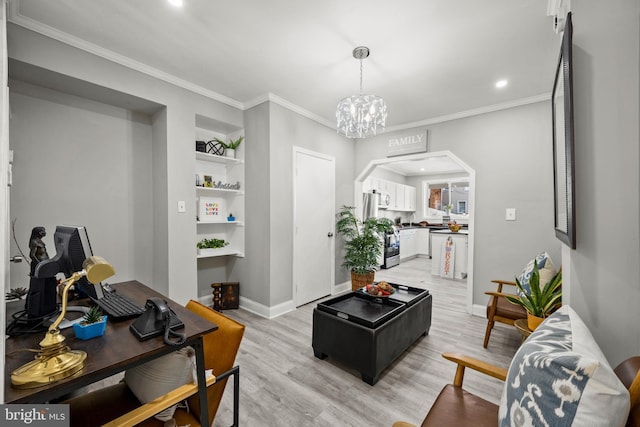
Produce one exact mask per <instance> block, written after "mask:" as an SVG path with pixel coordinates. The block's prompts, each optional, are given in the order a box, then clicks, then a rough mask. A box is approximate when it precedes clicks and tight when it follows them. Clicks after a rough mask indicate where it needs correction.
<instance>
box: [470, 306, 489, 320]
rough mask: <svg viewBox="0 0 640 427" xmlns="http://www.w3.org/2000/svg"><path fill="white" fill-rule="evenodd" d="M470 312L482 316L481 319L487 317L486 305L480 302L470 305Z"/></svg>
mask: <svg viewBox="0 0 640 427" xmlns="http://www.w3.org/2000/svg"><path fill="white" fill-rule="evenodd" d="M471 314H472V315H473V316H478V317H482V318H483V319H486V318H487V306H486V305H480V304H473V305H472V306H471Z"/></svg>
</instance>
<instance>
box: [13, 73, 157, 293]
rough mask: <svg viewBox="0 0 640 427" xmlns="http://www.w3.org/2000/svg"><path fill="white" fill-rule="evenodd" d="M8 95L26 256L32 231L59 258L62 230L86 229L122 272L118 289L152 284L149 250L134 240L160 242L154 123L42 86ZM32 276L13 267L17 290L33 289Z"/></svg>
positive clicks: (19, 229) (18, 230)
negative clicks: (57, 237) (41, 230)
mask: <svg viewBox="0 0 640 427" xmlns="http://www.w3.org/2000/svg"><path fill="white" fill-rule="evenodd" d="M9 87H10V89H11V122H10V125H11V126H10V148H11V149H12V150H13V151H14V159H15V163H14V165H15V166H14V168H13V186H12V188H11V217H12V218H15V219H17V221H16V226H15V235H16V238H17V239H18V243H19V244H20V248H21V249H22V250H23V251H24V252H25V254H26V255H27V257H28V254H29V237H30V235H31V228H32V227H34V226H38V225H42V226H44V227H45V228H46V230H47V233H48V234H47V236H46V237H45V239H44V241H45V244H46V245H47V251H48V253H49V255H50V256H51V257H53V256H54V255H55V253H56V250H55V246H54V244H53V234H54V231H55V227H56V225H64V224H67V225H83V226H86V227H87V231H88V233H89V238H90V240H91V244H92V247H93V250H94V252H95V254H96V255H101V256H104V257H105V258H106V259H107V260H109V261H110V262H111V263H113V264H114V265H115V266H117V268H116V276H115V277H114V278H113V279H111V281H112V282H114V281H123V280H130V279H138V280H140V281H142V282H146V283H151V282H152V280H151V279H152V276H153V252H152V251H151V250H150V249H151V248H150V247H149V246H148V244H149V243H150V242H149V241H148V240H143V239H138V238H136V236H137V235H142V236H149V237H150V238H151V239H152V237H153V235H154V233H153V226H154V217H153V215H152V209H151V206H152V203H153V197H152V193H151V192H150V191H149V189H150V188H152V187H153V180H152V168H151V166H152V161H151V156H150V155H149V153H151V151H152V144H151V141H152V138H151V135H152V129H151V118H150V117H149V116H146V115H143V114H135V113H131V112H130V111H127V110H123V109H120V108H117V107H113V106H109V105H105V104H100V103H97V102H94V101H89V100H86V99H82V98H78V97H75V96H71V95H66V94H62V93H60V92H56V91H52V90H48V89H44V88H41V87H39V86H32V85H27V84H22V83H20V82H15V81H11V82H10V84H9ZM114 165H117V168H114ZM152 242H153V240H151V243H152ZM15 246H16V244H15V242H14V241H12V242H11V253H13V254H15V253H18V250H17V248H16V247H15ZM28 273H29V266H28V264H27V263H22V264H13V265H12V268H11V286H12V287H19V286H22V287H28V284H29V279H28V277H27V275H28Z"/></svg>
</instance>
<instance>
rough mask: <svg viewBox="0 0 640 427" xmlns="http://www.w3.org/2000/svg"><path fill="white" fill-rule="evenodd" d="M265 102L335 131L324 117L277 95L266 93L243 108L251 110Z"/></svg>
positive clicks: (333, 126)
mask: <svg viewBox="0 0 640 427" xmlns="http://www.w3.org/2000/svg"><path fill="white" fill-rule="evenodd" d="M267 101H269V102H273V103H274V104H278V105H279V106H281V107H284V108H286V109H287V110H291V111H293V112H294V113H297V114H299V115H301V116H304V117H306V118H308V119H309V120H313V121H314V122H317V123H319V124H321V125H323V126H326V127H328V128H331V129H333V130H335V129H336V126H335V123H332V122H330V121H329V120H327V119H325V118H324V117H321V116H319V115H317V114H315V113H312V112H311V111H309V110H307V109H305V108H302V107H301V106H299V105H297V104H294V103H293V102H290V101H287V100H286V99H284V98H281V97H279V96H278V95H276V94H273V93H271V92H268V93H266V94H264V95H261V96H258V97H256V98H254V99H252V100H250V101H247V102H245V103H244V108H245V110H248V109H249V108H253V107H255V106H256V105H260V104H262V103H263V102H267Z"/></svg>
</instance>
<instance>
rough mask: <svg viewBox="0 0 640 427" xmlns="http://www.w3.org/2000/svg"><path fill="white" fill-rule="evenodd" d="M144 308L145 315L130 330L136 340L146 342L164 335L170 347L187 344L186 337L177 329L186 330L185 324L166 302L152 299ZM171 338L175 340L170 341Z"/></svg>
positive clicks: (165, 341) (155, 298)
mask: <svg viewBox="0 0 640 427" xmlns="http://www.w3.org/2000/svg"><path fill="white" fill-rule="evenodd" d="M144 308H145V311H144V313H142V314H141V315H140V317H138V318H137V319H136V321H135V322H133V323H132V324H131V326H129V330H130V331H131V332H132V333H133V335H135V336H136V338H138V339H139V340H140V341H145V340H148V339H149V338H153V337H157V336H158V335H162V336H163V340H164V343H165V344H168V345H180V344H183V343H184V342H185V340H186V337H185V335H184V334H181V333H179V332H176V329H181V328H184V323H182V321H181V320H180V319H179V318H178V316H176V313H175V312H174V311H173V310H171V308H170V307H169V306H168V305H167V302H166V301H164V300H162V299H161V298H157V297H152V298H149V299H148V300H147V303H146V304H145V306H144ZM169 337H173V339H172V340H170V339H169Z"/></svg>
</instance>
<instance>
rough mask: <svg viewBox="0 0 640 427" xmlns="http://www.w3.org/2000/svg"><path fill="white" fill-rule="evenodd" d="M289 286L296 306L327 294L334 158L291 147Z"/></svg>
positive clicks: (330, 272) (331, 262) (331, 260)
mask: <svg viewBox="0 0 640 427" xmlns="http://www.w3.org/2000/svg"><path fill="white" fill-rule="evenodd" d="M294 174H295V176H294V180H293V181H294V230H293V232H294V238H293V239H294V242H293V258H294V260H293V286H294V290H293V293H294V299H295V303H296V306H300V305H303V304H306V303H308V302H310V301H314V300H317V299H318V298H322V297H324V296H326V295H329V294H331V289H332V287H333V282H334V280H335V279H334V268H335V267H334V253H335V250H334V237H333V234H334V229H335V224H334V213H335V206H334V205H335V159H334V158H333V157H329V156H325V155H323V154H319V153H314V152H311V151H308V150H303V149H301V148H297V147H294Z"/></svg>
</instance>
